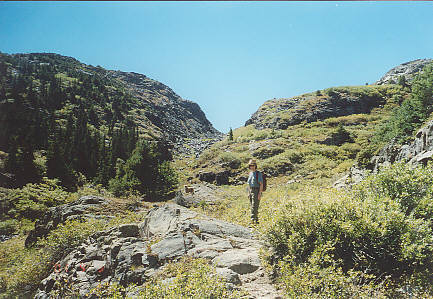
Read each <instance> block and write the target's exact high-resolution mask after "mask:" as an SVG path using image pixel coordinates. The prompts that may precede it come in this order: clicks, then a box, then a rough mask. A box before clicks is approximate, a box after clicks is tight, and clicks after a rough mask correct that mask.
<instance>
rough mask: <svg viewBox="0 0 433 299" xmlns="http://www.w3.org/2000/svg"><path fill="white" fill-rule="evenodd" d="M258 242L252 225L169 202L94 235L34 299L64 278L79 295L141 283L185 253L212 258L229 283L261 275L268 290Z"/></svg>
mask: <svg viewBox="0 0 433 299" xmlns="http://www.w3.org/2000/svg"><path fill="white" fill-rule="evenodd" d="M260 246H261V243H260V241H258V240H257V239H256V237H255V236H254V233H253V232H252V230H251V229H249V228H245V227H242V226H239V225H236V224H232V223H228V222H224V221H220V220H217V219H213V218H209V217H206V216H203V215H199V214H198V213H196V212H193V211H191V210H188V209H186V208H184V207H181V206H179V205H175V204H166V205H164V206H162V207H158V208H154V209H152V210H151V211H150V212H149V213H148V215H147V217H146V219H145V221H144V222H142V223H131V224H124V225H121V226H119V227H116V228H113V229H110V230H107V231H102V232H98V233H96V234H94V235H92V236H91V237H90V238H89V239H88V240H87V241H86V242H84V243H83V244H82V245H81V246H79V247H78V248H77V249H75V250H74V251H72V252H71V253H69V254H68V256H66V257H65V258H64V259H62V260H61V261H59V262H58V268H57V271H54V272H52V273H51V274H50V275H49V276H48V277H47V278H46V279H44V280H43V281H42V283H41V285H40V289H39V291H38V293H37V294H36V297H35V298H47V296H48V294H49V293H50V291H52V290H54V289H55V288H56V281H59V280H60V279H63V280H66V281H67V282H68V283H69V284H70V285H71V286H72V288H74V289H76V290H77V291H78V292H79V293H80V295H81V296H84V295H85V294H87V293H88V292H89V291H90V290H91V289H92V288H94V287H96V286H97V285H99V284H101V283H112V282H118V283H120V284H122V285H128V284H131V283H135V284H137V285H140V284H142V283H144V282H145V281H146V280H148V279H149V278H150V277H152V276H153V275H155V274H156V273H157V272H158V271H159V270H160V269H162V267H164V265H165V264H166V263H167V262H169V261H176V260H178V259H180V258H181V257H183V256H190V257H195V258H205V259H209V260H210V261H211V262H212V263H213V265H215V267H216V268H217V273H218V274H219V275H221V276H222V277H224V278H225V279H226V281H227V282H228V283H229V284H232V285H240V286H242V285H245V286H246V287H248V288H252V287H253V286H252V285H251V284H252V281H254V280H256V279H258V280H259V281H258V283H263V288H261V289H263V290H269V288H272V287H271V285H270V284H269V282H260V279H262V280H263V277H264V272H263V269H262V267H261V264H260V259H259V248H260ZM259 278H260V279H259ZM255 288H257V285H255ZM263 290H262V291H261V292H262V295H263V297H265V296H266V294H264V293H263V292H264V291H263ZM273 291H274V292H275V290H273ZM270 292H272V291H270ZM253 298H256V297H253Z"/></svg>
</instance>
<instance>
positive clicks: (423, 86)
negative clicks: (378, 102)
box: [375, 65, 433, 143]
mask: <svg viewBox="0 0 433 299" xmlns="http://www.w3.org/2000/svg"><path fill="white" fill-rule="evenodd" d="M432 104H433V65H428V66H426V67H425V68H424V70H423V72H422V73H420V74H419V75H418V76H417V77H416V78H415V79H414V80H413V81H412V92H411V95H410V98H409V99H406V100H404V101H403V103H402V104H401V106H400V107H398V108H396V109H395V110H394V112H393V114H392V116H391V117H390V119H389V120H388V121H387V122H386V123H385V124H384V125H382V126H381V127H380V128H379V130H378V132H377V134H376V137H375V141H376V142H388V141H390V140H391V139H395V140H396V141H397V142H399V143H404V142H406V141H407V140H408V139H409V138H410V137H411V136H412V134H413V132H414V131H415V130H416V129H417V128H418V127H419V126H420V125H421V124H422V123H423V122H424V121H425V120H426V119H427V117H428V116H429V115H430V113H431V112H432Z"/></svg>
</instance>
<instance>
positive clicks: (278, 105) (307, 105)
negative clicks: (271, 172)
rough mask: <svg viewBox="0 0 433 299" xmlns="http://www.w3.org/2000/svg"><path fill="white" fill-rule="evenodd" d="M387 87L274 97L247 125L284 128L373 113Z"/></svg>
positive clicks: (340, 88) (381, 103)
mask: <svg viewBox="0 0 433 299" xmlns="http://www.w3.org/2000/svg"><path fill="white" fill-rule="evenodd" d="M388 89H389V88H388V87H386V86H383V87H379V86H359V87H337V88H328V89H325V90H323V91H317V92H315V93H309V94H304V95H301V96H297V97H293V98H289V99H273V100H270V101H267V102H265V103H264V104H263V105H262V106H261V107H260V108H259V109H258V110H257V111H256V112H255V113H254V114H253V115H252V116H251V118H250V119H249V120H247V122H246V123H245V125H246V126H248V125H251V124H254V126H255V127H256V128H257V129H264V128H274V129H283V130H284V129H287V128H288V127H289V126H293V125H297V124H300V123H302V122H307V123H311V122H315V121H318V120H324V119H327V118H331V117H339V116H346V115H351V114H360V113H370V111H371V110H372V109H373V108H377V107H380V106H382V105H383V104H384V103H385V101H386V98H387V97H388V96H389V93H388Z"/></svg>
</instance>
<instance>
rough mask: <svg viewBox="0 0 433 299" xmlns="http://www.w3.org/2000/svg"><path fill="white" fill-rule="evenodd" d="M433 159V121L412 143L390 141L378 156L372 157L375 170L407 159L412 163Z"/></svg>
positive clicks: (417, 134) (424, 127) (420, 131)
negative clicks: (403, 143)
mask: <svg viewBox="0 0 433 299" xmlns="http://www.w3.org/2000/svg"><path fill="white" fill-rule="evenodd" d="M432 159H433V121H429V122H428V123H427V124H425V125H424V126H423V127H422V128H421V129H419V130H418V132H417V133H416V135H415V139H414V140H413V141H412V142H411V143H410V144H405V145H398V144H396V143H395V142H393V141H392V142H390V143H389V144H388V145H387V146H386V147H384V148H383V149H382V150H381V151H380V152H379V154H378V155H377V156H375V157H373V158H372V164H373V165H374V171H375V172H377V171H378V170H379V169H380V168H381V167H384V166H389V165H391V164H392V163H394V162H400V161H406V162H408V163H411V164H426V163H427V162H428V161H429V160H432Z"/></svg>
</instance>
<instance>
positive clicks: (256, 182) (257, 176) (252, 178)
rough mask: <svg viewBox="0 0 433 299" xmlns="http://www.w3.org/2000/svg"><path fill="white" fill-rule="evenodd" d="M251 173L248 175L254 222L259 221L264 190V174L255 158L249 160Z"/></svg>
mask: <svg viewBox="0 0 433 299" xmlns="http://www.w3.org/2000/svg"><path fill="white" fill-rule="evenodd" d="M248 167H249V170H250V175H249V177H248V181H247V183H248V197H249V199H250V204H251V220H252V221H253V222H254V223H256V224H257V223H258V222H259V217H258V213H259V201H260V199H261V197H262V192H263V175H262V173H261V172H260V171H258V170H257V162H256V160H255V159H251V160H250V161H249V162H248Z"/></svg>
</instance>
